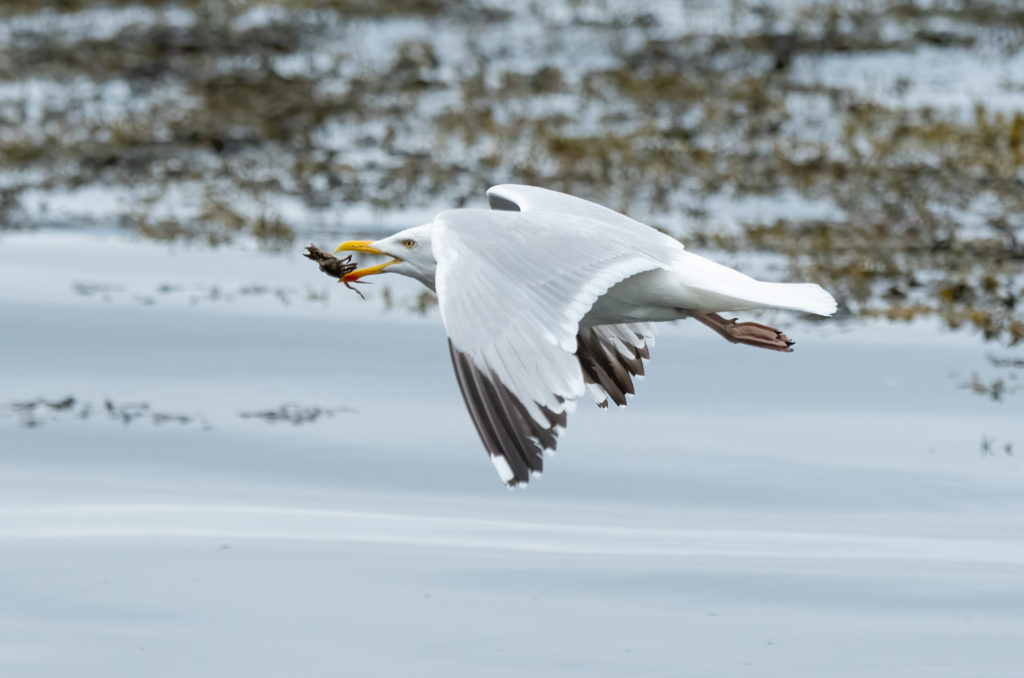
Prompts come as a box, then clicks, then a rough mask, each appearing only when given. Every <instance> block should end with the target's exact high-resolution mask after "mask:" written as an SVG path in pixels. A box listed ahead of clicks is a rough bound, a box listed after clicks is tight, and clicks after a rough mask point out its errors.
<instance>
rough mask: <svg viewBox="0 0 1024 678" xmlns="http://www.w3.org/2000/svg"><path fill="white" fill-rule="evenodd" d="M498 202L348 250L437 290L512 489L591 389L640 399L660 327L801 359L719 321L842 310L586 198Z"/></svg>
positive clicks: (755, 330)
mask: <svg viewBox="0 0 1024 678" xmlns="http://www.w3.org/2000/svg"><path fill="white" fill-rule="evenodd" d="M487 198H488V201H489V203H490V206H491V208H492V209H490V210H487V209H452V210H446V211H444V212H441V213H440V214H438V215H437V216H436V217H434V220H433V221H432V222H431V223H429V224H424V225H422V226H416V227H414V228H409V229H406V230H404V231H401V232H399V233H396V234H395V235H392V236H391V237H388V238H384V239H382V240H377V241H366V240H358V241H350V242H346V243H343V244H341V245H339V246H338V248H337V249H336V250H335V252H336V253H337V252H346V251H348V252H365V253H368V254H380V255H386V256H388V257H391V259H390V260H389V261H386V262H384V263H382V264H378V265H376V266H369V267H366V268H361V269H358V270H355V271H351V272H349V273H346V274H345V275H343V276H342V277H341V278H340V280H341V281H342V282H345V283H352V282H356V281H358V280H360V279H361V278H365V277H366V276H369V275H376V274H379V273H398V274H401V275H406V276H409V277H410V278H415V279H416V280H419V281H420V282H421V283H423V284H424V285H426V286H427V287H429V288H430V289H431V290H434V291H435V292H436V293H437V300H438V304H439V306H440V310H441V320H442V321H443V322H444V326H445V330H446V331H447V334H448V347H449V349H450V351H451V357H452V363H453V364H454V366H455V376H456V378H457V379H458V382H459V387H460V388H461V389H462V395H463V398H464V399H465V401H466V407H467V409H468V410H469V414H470V416H471V417H472V419H473V423H474V424H475V425H476V430H477V432H478V433H479V434H480V439H481V440H482V441H483V444H484V447H485V448H486V449H487V453H488V454H489V455H490V457H491V461H493V462H494V465H495V467H496V468H497V470H498V473H499V475H500V476H501V479H502V480H503V481H504V482H505V483H506V484H507V485H509V486H515V485H521V484H524V483H527V482H529V480H530V476H531V474H539V473H540V472H541V470H542V468H543V463H544V462H543V454H544V452H548V451H554V449H555V444H556V442H557V438H558V434H559V432H560V430H561V429H562V428H564V427H565V424H566V415H567V414H568V413H569V412H571V411H573V410H574V409H575V403H576V400H577V399H578V398H580V397H581V396H583V395H584V393H585V392H586V391H589V392H590V394H591V395H592V396H593V397H594V399H595V400H596V402H597V403H598V405H599V406H601V407H607V405H608V401H609V400H610V401H612V402H614V403H615V404H616V405H619V406H623V405H625V404H626V395H627V394H632V393H634V388H633V377H635V376H638V375H643V373H644V362H645V361H646V360H647V359H648V358H649V357H650V353H649V350H650V348H651V347H652V346H653V345H654V334H655V323H658V322H664V321H668V320H678V319H681V318H694V319H696V320H698V321H700V322H701V323H703V324H705V325H707V326H708V327H710V328H711V329H712V330H714V331H715V332H717V333H718V334H720V335H721V336H722V337H724V338H725V339H727V340H729V341H731V342H733V343H739V344H747V345H750V346H757V347H760V348H766V349H771V350H774V351H787V352H788V351H792V348H790V346H791V345H792V344H793V342H792V341H790V340H789V338H788V337H786V335H785V334H783V333H782V332H780V331H779V330H776V329H774V328H772V327H768V326H767V325H761V324H759V323H754V322H738V321H737V320H736V319H727V318H724V317H722V316H720V315H718V313H719V312H724V311H728V312H732V311H746V310H750V309H756V308H780V309H788V310H793V311H803V312H806V313H815V314H818V315H826V316H827V315H831V314H832V313H834V312H835V310H836V302H835V300H834V299H833V298H832V295H830V294H829V293H828V292H826V291H825V290H824V289H822V288H821V287H819V286H818V285H814V284H803V283H772V282H761V281H758V280H754V279H753V278H751V277H749V276H747V275H744V274H743V273H740V272H739V271H736V270H733V269H731V268H729V267H727V266H723V265H721V264H716V263H715V262H713V261H711V260H709V259H705V258H704V257H701V256H698V255H696V254H693V253H691V252H687V251H686V250H685V249H684V248H683V245H682V244H680V243H679V241H677V240H676V239H674V238H672V237H670V236H668V235H666V234H664V233H661V232H660V231H657V230H655V229H653V228H651V227H650V226H647V225H645V224H642V223H640V222H638V221H635V220H633V219H631V218H629V217H627V216H625V215H623V214H620V213H619V212H616V211H614V210H611V209H609V208H607V207H602V206H601V205H597V204H595V203H592V202H589V201H587V200H583V199H581V198H576V197H573V196H570V195H566V194H564V193H558V192H555V191H550V190H547V189H543V188H537V187H533V186H518V185H512V184H506V185H501V186H494V187H493V188H491V189H490V190H488V191H487Z"/></svg>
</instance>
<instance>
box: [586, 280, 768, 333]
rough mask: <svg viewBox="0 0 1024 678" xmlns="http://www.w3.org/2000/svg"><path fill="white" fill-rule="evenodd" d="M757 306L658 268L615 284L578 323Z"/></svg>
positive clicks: (648, 318) (651, 319) (662, 317)
mask: <svg viewBox="0 0 1024 678" xmlns="http://www.w3.org/2000/svg"><path fill="white" fill-rule="evenodd" d="M751 282H754V281H751ZM755 284H756V283H755ZM708 287H710V285H709V286H708ZM757 307H758V304H752V303H750V302H748V301H746V300H743V299H738V298H736V297H735V296H732V295H728V294H722V293H720V292H716V291H715V290H713V289H707V288H704V287H695V286H693V285H690V284H687V282H685V281H684V280H683V279H682V277H681V276H680V275H679V272H678V271H674V270H665V269H657V270H654V271H647V272H646V273H639V274H637V275H634V276H633V277H631V278H627V279H625V280H623V281H622V282H620V283H618V284H616V285H614V286H613V287H612V288H611V289H609V290H608V291H607V292H605V293H604V294H603V295H602V296H601V297H599V298H598V299H597V301H596V302H594V305H593V307H591V309H590V311H588V312H587V314H586V315H585V316H584V317H583V320H582V321H581V322H580V324H581V325H611V324H617V323H635V322H662V321H666V320H678V319H680V318H685V317H687V311H712V312H717V311H742V310H747V309H751V308H757Z"/></svg>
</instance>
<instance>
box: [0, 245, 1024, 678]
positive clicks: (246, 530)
mask: <svg viewBox="0 0 1024 678" xmlns="http://www.w3.org/2000/svg"><path fill="white" fill-rule="evenodd" d="M324 244H326V243H324ZM55 253H58V254H59V265H54V261H55V259H54V257H55ZM320 277H321V276H320V275H319V274H318V273H317V271H315V269H313V267H312V266H310V265H309V264H308V262H306V261H305V260H303V259H301V258H300V257H299V256H298V253H297V252H295V253H288V254H284V255H269V254H261V253H259V252H257V251H255V250H252V249H251V248H245V247H238V248H235V249H232V250H220V251H216V252H211V251H207V250H202V249H189V248H167V247H164V246H161V245H157V244H152V243H147V242H142V241H134V240H130V239H125V238H124V237H123V236H117V235H92V236H86V235H76V234H73V233H67V232H37V233H31V234H24V235H7V236H5V237H4V238H3V240H2V241H0V318H2V319H3V333H2V335H0V375H2V393H3V396H4V399H5V400H7V401H8V407H7V408H6V409H5V410H4V411H3V414H2V418H0V496H2V498H3V499H2V503H0V550H2V557H0V573H2V575H0V600H3V601H4V604H3V606H2V609H0V638H2V640H0V667H2V673H3V674H4V675H10V676H60V675H68V676H70V675H76V676H79V675H106V676H109V675H125V676H129V675H139V674H141V673H145V674H146V675H166V676H178V675H182V674H188V675H225V674H231V675H233V674H236V673H245V674H246V675H256V676H271V675H281V674H282V673H287V672H292V671H296V670H299V671H300V672H301V673H302V674H303V675H311V676H318V675H325V676H326V675H337V674H338V673H339V672H354V673H357V674H361V675H398V674H416V675H437V674H444V675H466V676H472V675H480V674H481V673H487V674H489V675H490V674H496V675H506V674H507V675H513V674H521V673H522V672H523V671H533V672H535V673H539V674H541V675H552V674H558V675H580V676H590V675H688V676H689V675H694V676H719V675H778V676H793V675H806V676H901V677H902V676H963V675H978V674H980V675H986V676H1007V677H1009V676H1016V675H1017V674H1018V672H1019V667H1020V666H1021V663H1022V661H1024V651H1022V649H1021V645H1020V638H1021V636H1022V634H1024V616H1022V613H1024V567H1022V566H1024V542H1022V537H1024V522H1022V521H1021V519H1020V516H1021V511H1022V510H1024V493H1022V490H1024V478H1022V469H1021V464H1020V461H1019V458H1018V456H1017V455H1016V454H1014V455H1008V454H1006V452H1005V451H1004V449H1003V445H1004V444H1006V443H1013V444H1016V445H1017V446H1018V448H1019V446H1020V445H1021V444H1024V440H1022V431H1021V427H1020V419H1019V407H1018V404H1015V403H1013V402H1012V401H1008V402H1005V403H992V402H990V401H988V400H987V399H985V398H981V397H978V396H977V395H975V394H973V393H971V392H970V391H968V390H965V389H962V388H960V387H959V384H960V383H961V382H962V381H963V380H964V379H965V378H966V376H967V375H968V374H969V372H970V371H971V370H972V369H984V367H985V365H986V364H987V363H986V360H985V355H986V349H985V348H984V347H983V346H980V345H978V344H977V343H976V342H975V341H974V340H973V339H972V338H971V337H969V336H965V335H964V334H962V333H961V334H951V333H949V332H947V331H943V330H940V329H938V328H934V327H929V326H927V325H924V324H920V325H914V326H898V325H897V326H892V325H879V326H866V325H863V324H858V325H846V324H843V323H841V322H830V323H822V324H815V325H808V324H806V323H801V322H799V321H797V320H796V319H793V318H791V317H787V316H783V315H781V314H780V315H778V316H773V317H772V322H776V323H778V324H779V325H780V326H783V327H786V328H787V331H789V333H790V336H793V337H795V338H796V339H797V341H798V347H797V349H798V350H797V351H796V352H795V353H793V354H791V355H781V354H774V353H766V352H759V351H755V350H753V349H750V350H744V349H743V348H741V347H736V346H732V345H729V344H727V343H726V342H723V341H721V339H719V338H718V337H717V336H714V335H713V334H711V333H710V332H707V331H706V330H705V329H704V328H701V327H694V326H690V325H689V324H687V323H681V324H678V325H676V326H671V327H667V328H666V330H665V331H664V332H663V334H662V335H661V336H660V337H659V340H658V345H657V347H656V349H655V351H654V356H653V361H652V363H651V370H650V372H649V376H648V378H647V379H645V380H644V381H643V382H642V384H641V389H640V395H639V396H638V397H637V398H636V399H635V400H634V401H633V403H632V404H631V405H630V406H629V407H628V408H626V409H625V410H621V411H611V412H603V411H599V410H597V408H594V407H592V406H590V405H589V404H585V403H584V404H581V405H582V406H581V408H580V411H578V413H577V414H576V415H574V416H573V417H572V418H571V420H570V427H569V429H568V431H567V433H566V434H565V436H564V442H563V444H562V446H561V450H560V452H559V454H558V455H557V456H556V457H555V458H554V459H552V460H550V462H549V464H548V471H547V472H546V473H545V474H544V476H543V477H542V478H540V479H538V480H537V481H535V482H534V483H533V484H532V485H531V486H530V487H529V488H528V489H527V490H525V491H515V492H510V491H508V490H505V489H504V488H503V487H502V486H501V485H500V483H499V482H498V480H497V478H496V476H495V474H494V471H493V468H492V467H491V464H490V463H489V461H488V460H487V458H486V456H485V454H484V453H483V451H482V450H481V448H480V446H479V443H478V441H477V439H476V435H475V432H474V431H473V429H472V426H471V424H470V422H469V419H468V416H467V415H466V413H465V412H464V409H463V406H462V403H461V398H460V395H459V393H458V391H457V388H456V386H455V382H454V378H453V376H452V374H451V372H450V367H449V364H448V357H447V354H446V348H445V343H444V335H443V331H442V328H441V327H440V321H439V318H437V317H436V314H435V313H429V312H428V313H427V314H426V315H425V316H420V315H417V314H414V313H410V312H408V311H406V310H402V309H400V308H396V309H394V310H391V311H387V310H385V308H384V306H383V305H382V304H381V303H379V299H378V298H376V297H371V300H370V301H368V302H365V303H364V302H360V301H359V300H358V298H357V297H356V296H355V295H353V294H352V293H350V292H348V291H347V290H344V289H343V288H341V287H340V286H337V287H331V286H330V283H328V285H327V286H324V285H323V283H322V281H321V279H320ZM213 290H217V291H216V292H213ZM376 291H377V292H378V294H379V288H377V290H376ZM414 293H415V289H414V288H412V287H404V286H398V287H396V288H394V289H393V290H392V297H393V299H395V300H398V301H397V302H396V303H397V305H398V306H401V305H402V304H403V303H404V301H405V300H408V299H409V298H411V295H413V294H414ZM321 294H322V298H321ZM957 373H958V374H957ZM66 396H72V397H73V398H74V399H75V400H74V403H73V404H70V405H69V404H67V403H64V404H58V407H57V408H51V407H49V406H45V405H39V406H36V407H35V408H32V409H28V408H27V407H26V406H24V405H22V406H20V407H11V406H10V405H11V403H13V402H14V401H19V402H24V401H32V400H34V399H36V398H40V397H42V398H44V399H46V400H47V401H49V402H54V403H56V402H57V401H60V400H63V399H64V398H65V397H66ZM107 401H110V405H109V406H108V405H107ZM289 403H290V404H291V407H290V409H287V410H286V412H292V413H293V414H294V413H295V412H299V411H301V408H306V411H307V412H308V411H312V408H320V409H321V410H323V411H325V412H327V414H324V415H323V416H321V417H319V418H317V419H315V420H314V421H312V422H307V423H304V424H293V423H289V422H288V421H276V422H275V421H273V420H268V419H267V418H260V417H258V416H252V413H257V414H258V413H260V412H266V411H277V410H279V409H280V408H281V407H282V406H283V405H285V404H289ZM59 407H64V409H59ZM242 413H248V414H249V415H250V416H245V417H243V416H241V414H242ZM176 417H178V418H176ZM126 419H127V420H128V423H125V420H126ZM29 424H31V425H29ZM982 439H985V440H991V441H993V442H991V444H990V452H989V453H988V454H986V453H983V452H982V450H981V449H980V444H981V441H982ZM1014 451H1016V450H1014Z"/></svg>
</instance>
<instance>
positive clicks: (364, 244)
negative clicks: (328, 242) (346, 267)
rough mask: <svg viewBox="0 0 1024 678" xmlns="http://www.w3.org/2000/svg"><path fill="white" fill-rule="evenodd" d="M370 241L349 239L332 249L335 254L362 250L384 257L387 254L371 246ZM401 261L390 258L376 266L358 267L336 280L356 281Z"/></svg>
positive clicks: (344, 281)
mask: <svg viewBox="0 0 1024 678" xmlns="http://www.w3.org/2000/svg"><path fill="white" fill-rule="evenodd" d="M371 243H372V241H371V240H349V241H348V242H343V243H341V244H340V245H338V247H337V249H335V250H334V253H335V254H337V253H338V252H364V253H366V254H379V255H382V256H385V257H386V256H388V255H387V254H386V253H384V252H381V251H380V250H379V249H377V248H376V247H373V246H372V245H371ZM401 261H402V260H401V259H397V258H396V259H392V260H391V261H385V262H384V263H383V264H377V265H376V266H367V267H366V268H360V269H357V270H355V271H352V272H351V273H346V274H345V275H343V276H341V277H340V278H338V280H340V281H341V282H343V283H350V282H356V281H357V280H359V279H360V278H364V277H366V276H368V275H376V274H378V273H381V272H382V271H383V270H384V269H385V268H387V267H388V266H391V265H392V264H397V263H400V262H401Z"/></svg>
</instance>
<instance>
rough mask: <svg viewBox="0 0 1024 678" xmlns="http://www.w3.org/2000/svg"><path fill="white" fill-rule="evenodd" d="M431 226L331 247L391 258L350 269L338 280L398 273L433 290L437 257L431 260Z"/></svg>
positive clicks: (340, 250)
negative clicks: (372, 264) (380, 262)
mask: <svg viewBox="0 0 1024 678" xmlns="http://www.w3.org/2000/svg"><path fill="white" fill-rule="evenodd" d="M433 226H434V225H433V224H424V225H423V226H415V227H413V228H407V229H405V230H404V231H399V232H398V233H395V234H394V235H393V236H391V237H388V238H384V239H382V240H372V241H371V240H350V241H349V242H343V243H341V244H340V245H338V248H337V249H336V250H334V253H335V254H337V253H338V252H364V253H366V254H380V255H383V256H386V257H391V261H385V262H384V263H383V264H377V265H376V266H367V267H366V268H360V269H357V270H355V271H352V272H351V273H348V274H346V275H344V276H342V277H341V282H344V283H352V282H356V281H358V280H359V279H360V278H365V277H366V276H368V275H377V274H378V273H398V274H400V275H406V276H409V277H410V278H415V279H416V280H419V281H420V282H421V283H423V284H424V285H426V286H427V287H429V288H430V289H434V274H435V273H436V271H437V260H436V259H434V250H433V247H432V246H431V243H430V234H431V231H432V230H433Z"/></svg>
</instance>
